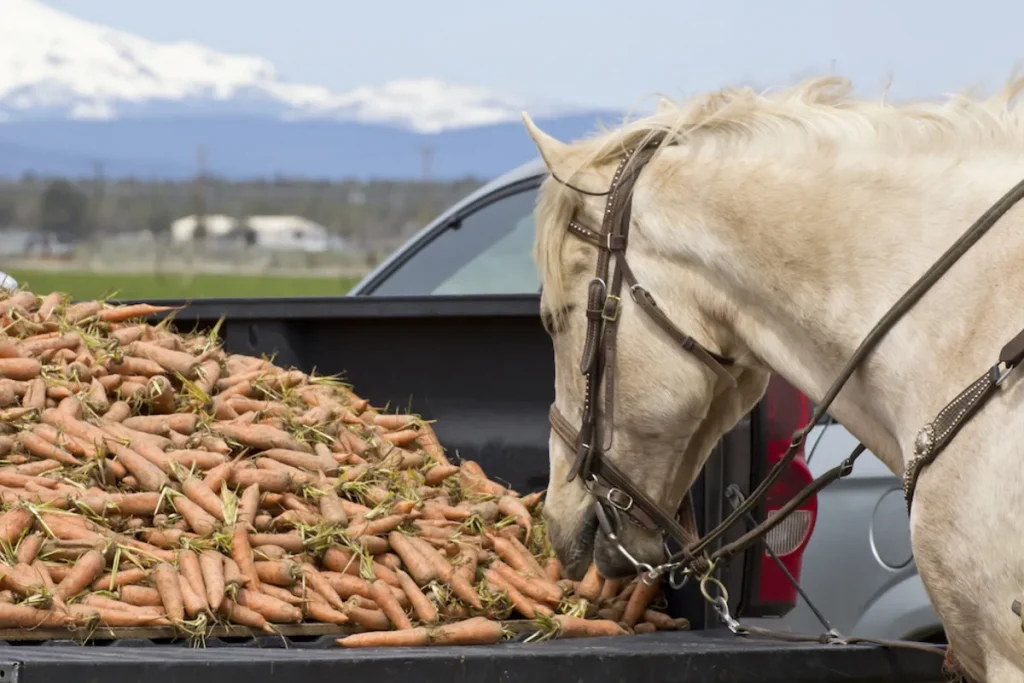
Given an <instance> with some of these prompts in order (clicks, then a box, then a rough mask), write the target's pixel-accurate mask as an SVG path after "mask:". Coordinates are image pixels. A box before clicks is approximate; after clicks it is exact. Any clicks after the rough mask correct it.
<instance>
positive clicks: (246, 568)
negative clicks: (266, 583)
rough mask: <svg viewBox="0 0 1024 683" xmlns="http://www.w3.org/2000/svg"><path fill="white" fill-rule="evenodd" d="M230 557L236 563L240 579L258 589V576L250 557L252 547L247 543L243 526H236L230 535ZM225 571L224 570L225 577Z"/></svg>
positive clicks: (247, 536)
mask: <svg viewBox="0 0 1024 683" xmlns="http://www.w3.org/2000/svg"><path fill="white" fill-rule="evenodd" d="M231 559H232V560H234V562H235V564H236V565H238V571H239V572H240V574H241V577H242V581H243V582H245V584H246V585H247V586H249V587H250V588H252V589H253V590H259V587H260V578H259V576H258V575H257V574H256V567H255V566H254V564H253V559H252V547H251V546H250V545H249V534H248V532H247V531H246V529H245V527H244V526H236V527H235V531H234V533H233V534H232V536H231ZM226 578H227V572H226V571H225V579H226Z"/></svg>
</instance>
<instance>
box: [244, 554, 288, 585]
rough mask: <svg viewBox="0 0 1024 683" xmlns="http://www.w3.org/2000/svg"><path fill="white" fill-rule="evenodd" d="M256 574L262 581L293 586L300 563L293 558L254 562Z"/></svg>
mask: <svg viewBox="0 0 1024 683" xmlns="http://www.w3.org/2000/svg"><path fill="white" fill-rule="evenodd" d="M253 566H254V567H255V569H256V575H257V576H259V578H260V582H261V583H269V584H272V585H274V586H292V585H294V584H295V580H296V575H297V574H298V572H299V569H298V565H296V564H295V563H294V562H292V561H291V560H273V561H260V562H254V563H253Z"/></svg>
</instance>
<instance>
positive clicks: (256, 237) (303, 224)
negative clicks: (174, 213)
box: [171, 214, 336, 252]
mask: <svg viewBox="0 0 1024 683" xmlns="http://www.w3.org/2000/svg"><path fill="white" fill-rule="evenodd" d="M204 219H205V223H206V235H207V237H208V238H211V237H212V238H214V239H217V240H236V239H237V240H243V241H245V242H247V243H249V244H251V245H254V246H259V247H263V248H265V249H287V250H296V251H316V252H319V251H327V250H328V248H329V246H333V245H334V242H336V240H331V239H330V236H329V235H328V233H327V228H325V227H324V226H322V225H320V224H319V223H317V222H315V221H311V220H309V219H307V218H303V217H302V216H249V217H248V218H246V219H245V221H244V223H240V221H239V220H238V219H237V218H235V217H233V216H225V215H223V214H208V215H206V216H205V217H204ZM196 223H197V221H196V217H195V215H190V216H185V217H183V218H179V219H178V220H176V221H174V222H173V223H171V235H172V236H173V238H174V241H176V242H188V241H190V240H192V239H193V237H194V235H195V230H196Z"/></svg>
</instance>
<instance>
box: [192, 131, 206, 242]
mask: <svg viewBox="0 0 1024 683" xmlns="http://www.w3.org/2000/svg"><path fill="white" fill-rule="evenodd" d="M196 162H197V170H196V179H195V194H194V202H195V216H196V228H195V232H193V233H192V238H193V240H195V239H203V238H205V237H206V147H204V146H203V145H200V146H199V149H198V150H196Z"/></svg>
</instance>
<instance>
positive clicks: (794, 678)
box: [0, 630, 941, 683]
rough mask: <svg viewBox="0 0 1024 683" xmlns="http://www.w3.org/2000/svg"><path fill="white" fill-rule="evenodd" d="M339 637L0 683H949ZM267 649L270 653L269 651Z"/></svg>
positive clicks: (709, 639)
mask: <svg viewBox="0 0 1024 683" xmlns="http://www.w3.org/2000/svg"><path fill="white" fill-rule="evenodd" d="M332 643H333V640H331V639H329V638H323V639H320V640H319V641H318V642H314V643H303V644H294V643H293V644H292V646H291V647H289V648H285V647H283V646H282V643H281V641H280V640H279V639H273V638H262V639H260V641H259V642H256V641H250V643H249V645H248V646H242V645H239V644H228V643H222V642H218V641H211V642H209V643H208V646H207V647H206V648H205V649H186V648H181V647H174V646H166V645H156V644H145V645H143V644H142V643H139V642H138V641H120V642H117V641H115V642H113V643H111V644H110V645H108V646H106V647H97V646H86V647H80V646H77V645H73V644H67V645H63V646H57V645H39V646H34V647H33V646H3V645H0V682H2V683H93V682H96V683H101V682H102V683H115V682H117V683H127V682H128V681H144V682H145V683H168V682H170V681H188V683H228V682H229V681H244V682H245V683H283V682H288V681H296V682H298V681H302V682H303V683H310V682H312V681H372V682H373V683H463V682H466V683H469V682H472V683H483V682H484V681H502V682H503V683H511V682H512V681H526V682H528V683H547V682H548V681H550V682H551V683H570V682H576V681H578V682H579V683H606V682H607V683H611V682H612V681H616V682H618V681H623V682H628V683H641V682H643V681H658V682H659V683H669V682H670V681H679V682H680V683H682V682H684V681H685V682H686V683H705V682H710V681H723V682H724V681H728V682H729V683H811V682H812V681H813V682H814V683H831V682H833V681H835V682H836V683H839V682H840V681H842V682H843V683H869V682H870V683H897V682H898V683H918V682H925V681H938V680H940V679H941V678H940V676H939V669H938V666H939V665H938V661H939V658H938V657H936V656H934V655H931V654H928V653H925V652H915V651H899V652H895V651H887V650H883V649H881V648H876V647H872V646H861V645H818V644H792V643H780V642H777V641H767V640H752V639H744V638H737V637H735V636H733V635H732V634H731V633H729V632H728V631H721V630H713V631H694V632H683V633H655V634H650V635H640V636H627V637H618V638H594V639H586V640H561V641H549V642H545V643H531V644H521V643H506V644H502V645H495V646H474V647H445V648H431V647H426V648H394V649H389V650H370V649H367V650H341V649H340V648H337V647H333V646H332ZM261 645H262V647H261Z"/></svg>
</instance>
